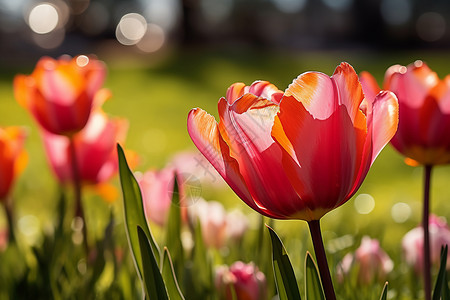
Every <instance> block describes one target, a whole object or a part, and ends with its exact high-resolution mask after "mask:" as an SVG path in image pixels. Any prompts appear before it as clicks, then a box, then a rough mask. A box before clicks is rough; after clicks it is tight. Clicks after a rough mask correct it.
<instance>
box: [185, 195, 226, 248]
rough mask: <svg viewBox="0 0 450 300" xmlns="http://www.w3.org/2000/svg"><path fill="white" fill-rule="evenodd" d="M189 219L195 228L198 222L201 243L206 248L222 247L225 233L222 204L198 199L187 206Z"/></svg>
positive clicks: (224, 215)
mask: <svg viewBox="0 0 450 300" xmlns="http://www.w3.org/2000/svg"><path fill="white" fill-rule="evenodd" d="M189 218H190V221H191V223H192V224H193V225H194V226H195V224H196V222H197V219H198V220H199V221H200V226H201V229H202V236H203V241H204V243H205V244H206V245H207V246H208V247H215V248H217V249H219V248H221V247H223V245H224V244H225V240H226V233H227V231H226V230H227V214H226V211H225V208H224V207H223V205H222V203H220V202H217V201H206V200H204V199H203V198H199V199H198V200H197V201H196V202H195V203H194V204H193V205H191V206H189Z"/></svg>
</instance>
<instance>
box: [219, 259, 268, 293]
mask: <svg viewBox="0 0 450 300" xmlns="http://www.w3.org/2000/svg"><path fill="white" fill-rule="evenodd" d="M215 285H216V289H217V291H218V294H219V299H221V300H231V299H242V300H264V299H267V283H266V277H265V276H264V274H263V273H262V272H261V271H259V269H258V267H256V266H255V264H254V263H248V264H246V263H243V262H242V261H237V262H235V263H233V264H232V265H231V266H230V267H228V266H219V267H218V268H217V269H216V275H215ZM232 288H233V289H234V292H235V293H236V298H233V294H232Z"/></svg>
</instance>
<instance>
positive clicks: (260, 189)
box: [219, 94, 298, 218]
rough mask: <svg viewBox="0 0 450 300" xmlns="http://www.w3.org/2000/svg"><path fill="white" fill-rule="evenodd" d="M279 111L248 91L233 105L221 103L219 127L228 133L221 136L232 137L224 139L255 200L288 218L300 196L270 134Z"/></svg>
mask: <svg viewBox="0 0 450 300" xmlns="http://www.w3.org/2000/svg"><path fill="white" fill-rule="evenodd" d="M277 112H278V106H277V105H275V104H274V103H272V102H271V101H269V100H267V99H264V98H259V97H257V96H255V95H253V94H245V95H244V96H243V97H241V98H240V99H239V100H237V101H236V102H235V103H234V104H233V105H232V106H229V105H228V104H227V103H226V102H225V101H220V102H219V114H220V120H221V123H220V124H219V128H220V130H221V132H226V134H223V135H222V136H225V135H226V136H227V137H233V138H232V139H230V138H228V139H225V141H226V142H227V144H228V145H229V147H230V149H231V151H230V153H231V155H232V157H234V158H235V159H236V160H237V161H238V164H239V170H240V173H241V174H242V176H243V178H244V180H245V183H246V185H247V187H248V189H249V191H250V193H251V195H252V196H253V199H254V201H255V202H256V203H257V205H258V206H259V207H260V208H261V209H267V210H268V211H269V212H272V213H273V214H274V216H276V217H278V218H281V217H282V218H286V217H288V216H290V215H291V214H292V213H293V212H294V210H295V208H296V205H294V204H296V202H297V200H298V196H297V194H296V192H295V191H294V189H293V188H292V186H291V184H290V183H289V180H288V178H287V177H286V174H285V172H284V170H283V166H282V163H281V161H280V159H279V158H280V157H281V149H280V147H279V146H278V145H277V144H276V143H275V142H274V140H273V138H272V137H271V134H270V133H271V128H272V124H273V119H274V117H275V115H276V113H277ZM273 199H277V201H273Z"/></svg>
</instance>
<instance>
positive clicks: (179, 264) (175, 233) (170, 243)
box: [166, 176, 184, 278]
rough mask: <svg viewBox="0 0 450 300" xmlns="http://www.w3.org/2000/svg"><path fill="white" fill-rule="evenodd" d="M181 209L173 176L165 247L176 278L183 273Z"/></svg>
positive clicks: (176, 180)
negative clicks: (170, 255) (170, 258)
mask: <svg viewBox="0 0 450 300" xmlns="http://www.w3.org/2000/svg"><path fill="white" fill-rule="evenodd" d="M181 224H182V223H181V208H180V193H179V188H178V179H177V176H175V182H174V187H173V195H172V204H171V206H170V211H169V218H168V220H167V231H166V245H167V248H168V249H169V250H170V253H171V254H172V257H173V260H172V262H173V267H174V270H175V274H177V277H178V278H181V277H180V276H182V275H183V273H184V249H183V244H182V242H181Z"/></svg>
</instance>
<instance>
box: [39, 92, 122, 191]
mask: <svg viewBox="0 0 450 300" xmlns="http://www.w3.org/2000/svg"><path fill="white" fill-rule="evenodd" d="M97 97H98V98H97V99H96V101H99V102H103V101H104V100H105V97H109V93H108V92H107V91H105V90H101V91H99V93H98V94H97ZM127 129H128V122H127V121H126V120H124V119H119V118H117V119H111V118H109V117H108V116H107V115H106V114H105V113H104V112H103V111H102V110H101V109H100V108H97V109H96V111H95V112H93V113H92V114H91V117H90V119H89V122H88V123H87V124H86V127H85V128H84V129H83V130H82V131H80V132H79V133H77V134H75V135H74V136H73V142H74V145H75V149H76V154H77V155H76V162H77V165H78V170H79V176H80V179H81V180H82V181H83V182H85V183H90V184H98V183H102V182H105V181H107V180H108V179H109V178H111V177H112V176H113V175H114V174H115V173H116V172H117V169H118V162H117V153H116V144H117V142H123V141H124V140H125V136H126V131H127ZM42 135H43V138H44V146H45V150H46V152H47V156H48V159H49V161H50V165H51V166H52V168H53V171H54V172H55V174H56V176H57V177H58V179H59V180H60V181H61V182H62V183H67V182H72V181H73V172H72V170H71V154H70V148H69V147H70V139H69V138H68V137H66V136H61V135H55V134H52V133H50V132H46V131H45V130H43V131H42Z"/></svg>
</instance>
